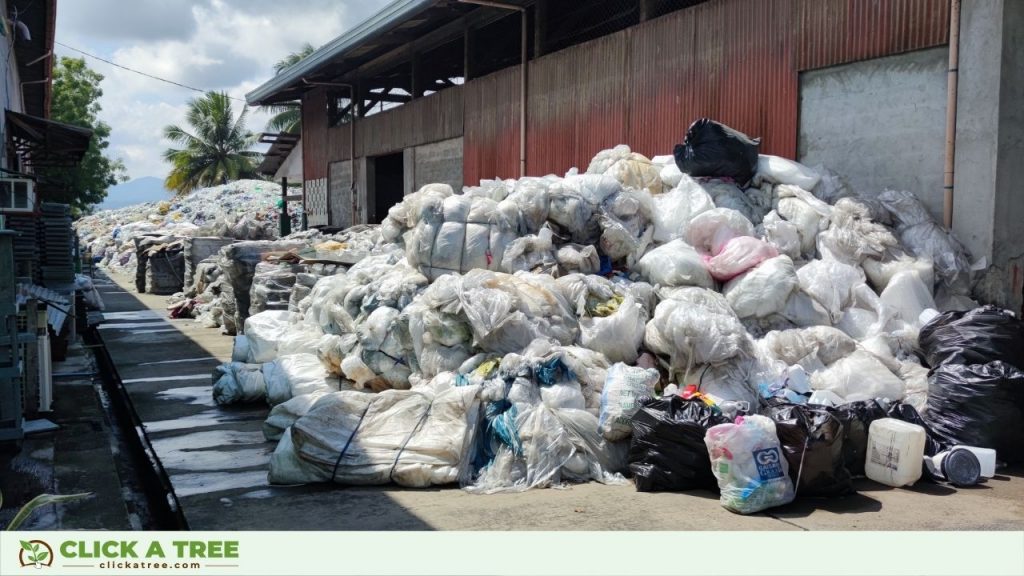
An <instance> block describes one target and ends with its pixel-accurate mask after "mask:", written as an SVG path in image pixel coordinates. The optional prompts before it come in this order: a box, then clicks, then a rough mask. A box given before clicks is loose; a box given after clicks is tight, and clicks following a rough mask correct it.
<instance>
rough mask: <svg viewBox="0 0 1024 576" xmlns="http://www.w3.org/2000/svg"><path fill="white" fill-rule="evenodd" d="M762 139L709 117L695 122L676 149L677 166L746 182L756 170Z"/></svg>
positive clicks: (697, 174)
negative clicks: (750, 136) (752, 137)
mask: <svg viewBox="0 0 1024 576" xmlns="http://www.w3.org/2000/svg"><path fill="white" fill-rule="evenodd" d="M760 145H761V140H760V138H757V139H751V138H749V137H748V136H747V135H746V134H743V133H742V132H739V131H737V130H734V129H732V128H730V127H728V126H726V125H724V124H721V123H719V122H715V121H714V120H711V119H710V118H701V119H699V120H697V121H695V122H694V123H693V124H691V125H690V127H689V128H688V129H687V130H686V138H685V139H684V140H683V143H682V144H677V145H676V146H675V149H674V150H673V156H675V160H676V165H677V166H679V169H680V170H681V171H682V172H684V173H686V174H690V175H692V176H711V177H727V178H732V179H733V180H735V181H736V182H737V183H738V184H741V185H743V184H746V183H747V182H749V181H750V180H751V178H753V176H754V173H755V171H756V170H757V156H758V150H759V148H760Z"/></svg>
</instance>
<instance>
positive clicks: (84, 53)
mask: <svg viewBox="0 0 1024 576" xmlns="http://www.w3.org/2000/svg"><path fill="white" fill-rule="evenodd" d="M53 43H54V44H57V45H58V46H63V47H64V48H67V49H68V50H74V51H75V52H78V53H79V54H82V55H85V56H88V57H89V58H94V59H96V60H99V61H100V62H106V63H107V64H110V65H111V66H115V67H117V68H120V69H122V70H127V71H129V72H134V73H135V74H138V75H140V76H145V77H146V78H152V79H153V80H159V81H160V82H166V83H168V84H173V85H175V86H178V87H181V88H185V89H186V90H192V91H195V92H201V93H203V94H206V93H208V92H210V90H203V89H201V88H196V87H195V86H188V85H186V84H182V83H181V82H175V81H174V80H168V79H166V78H161V77H159V76H154V75H152V74H147V73H146V72H142V71H140V70H136V69H134V68H129V67H127V66H122V65H121V64H118V63H116V62H111V61H110V60H107V59H106V58H101V57H99V56H97V55H95V54H90V53H88V52H86V51H85V50H79V49H78V48H75V47H73V46H68V45H67V44H64V43H61V42H57V41H54V42H53ZM228 98H230V99H232V100H236V101H238V102H245V100H243V99H241V98H235V97H234V96H228Z"/></svg>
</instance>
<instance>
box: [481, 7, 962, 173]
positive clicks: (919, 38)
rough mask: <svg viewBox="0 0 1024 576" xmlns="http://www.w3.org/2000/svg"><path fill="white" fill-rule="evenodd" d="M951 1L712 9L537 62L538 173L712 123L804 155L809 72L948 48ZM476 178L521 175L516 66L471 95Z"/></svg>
mask: <svg viewBox="0 0 1024 576" xmlns="http://www.w3.org/2000/svg"><path fill="white" fill-rule="evenodd" d="M948 28H949V0H712V1H711V2H707V3H705V4H701V5H698V6H696V7H693V8H689V9H685V10H680V11H678V12H674V13H671V14H668V15H666V16H663V17H661V18H658V19H656V20H653V21H651V22H647V23H644V24H641V25H639V26H635V27H633V28H630V29H627V30H623V31H622V32H618V33H616V34H613V35H610V36H607V37H604V38H600V39H598V40H595V41H592V42H588V43H586V44H583V45H580V46H575V47H573V48H569V49H567V50H563V51H561V52H557V53H555V54H550V55H548V56H545V57H543V58H540V59H537V60H535V61H533V62H531V63H530V82H529V92H530V95H529V101H528V111H529V116H528V131H527V134H528V145H527V148H528V152H527V171H528V173H529V174H531V175H543V174H547V173H563V172H565V170H566V169H568V168H570V167H571V166H578V167H580V168H581V169H585V168H586V166H587V164H588V163H589V161H590V159H591V158H592V157H593V155H594V154H595V153H596V152H598V151H600V150H602V149H604V148H608V147H609V146H612V145H614V144H619V143H625V144H629V145H630V146H631V147H632V148H633V149H634V150H636V151H638V152H641V153H643V154H646V155H649V156H654V155H658V154H669V153H671V151H672V146H673V145H674V144H675V143H677V142H679V141H681V140H682V137H683V134H684V133H685V131H686V127H687V126H688V125H689V123H690V122H691V121H693V120H694V119H696V118H699V117H701V116H710V117H713V118H716V119H718V120H721V121H722V122H725V123H726V124H729V125H731V126H733V127H735V128H737V129H739V130H742V131H744V132H746V133H748V134H750V135H751V136H760V137H761V138H762V144H763V146H762V150H763V151H764V152H766V153H770V154H779V155H782V156H789V157H794V156H795V154H796V139H797V114H798V106H799V93H798V92H799V90H798V88H799V72H800V71H802V70H809V69H814V68H822V67H825V66H833V65H837V64H843V63H847V62H853V61H856V60H862V59H866V58H874V57H878V56H885V55H889V54H896V53H900V52H906V51H910V50H918V49H922V48H928V47H931V46H937V45H941V44H945V43H946V42H947V39H948ZM464 89H465V107H466V109H465V140H464V146H465V158H464V162H463V174H464V180H465V182H466V183H467V184H470V183H473V182H476V181H479V180H480V179H481V178H493V177H495V176H500V177H506V178H507V177H515V176H517V175H518V172H519V168H518V161H519V153H518V137H519V130H518V116H517V114H518V108H519V106H518V104H519V70H518V67H515V68H511V69H507V70H502V71H500V72H497V73H495V74H492V75H490V76H487V77H484V78H480V79H477V80H474V81H471V82H469V83H467V84H466V85H465V86H464Z"/></svg>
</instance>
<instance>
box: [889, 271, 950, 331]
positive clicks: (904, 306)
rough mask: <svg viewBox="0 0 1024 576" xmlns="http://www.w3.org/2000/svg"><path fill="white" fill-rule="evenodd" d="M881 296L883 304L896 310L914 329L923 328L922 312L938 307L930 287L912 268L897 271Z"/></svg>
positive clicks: (899, 316)
mask: <svg viewBox="0 0 1024 576" xmlns="http://www.w3.org/2000/svg"><path fill="white" fill-rule="evenodd" d="M880 297H881V300H882V304H883V305H885V306H888V307H889V308H890V309H892V310H894V311H895V313H896V315H897V317H898V318H900V319H901V320H902V321H903V322H904V323H906V324H907V326H908V327H910V328H911V329H913V330H920V329H921V328H922V326H923V324H922V323H921V321H920V318H921V313H922V312H924V311H925V310H929V309H932V310H934V309H935V308H936V306H935V300H934V299H933V298H932V294H931V290H929V287H928V286H927V285H926V284H925V283H924V282H923V281H922V280H921V277H920V276H918V274H917V272H914V271H910V270H904V271H902V272H897V273H896V275H894V276H893V277H892V280H891V281H890V282H889V285H888V286H887V287H886V288H885V290H883V291H882V294H881V296H880Z"/></svg>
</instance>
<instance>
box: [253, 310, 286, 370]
mask: <svg viewBox="0 0 1024 576" xmlns="http://www.w3.org/2000/svg"><path fill="white" fill-rule="evenodd" d="M290 318H291V313H290V312H288V311H287V310H267V311H265V312H260V313H259V314H256V315H255V316H250V317H248V318H246V320H245V336H246V338H247V339H248V342H249V357H248V359H247V360H248V362H249V363H251V364H259V363H263V362H270V361H271V360H273V359H274V358H275V357H277V346H278V344H279V343H280V341H281V339H282V338H283V337H284V336H285V334H286V333H287V331H288V325H289V322H290Z"/></svg>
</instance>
